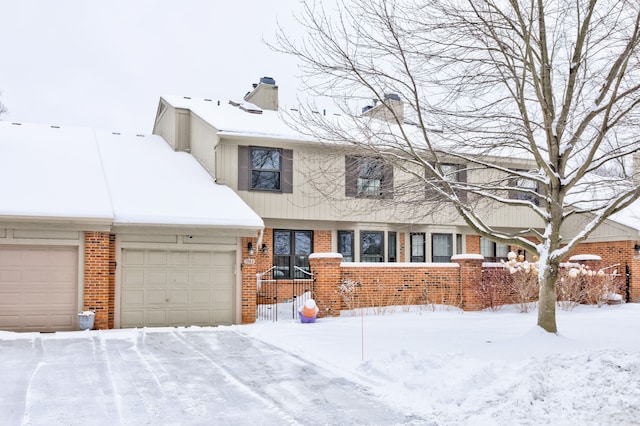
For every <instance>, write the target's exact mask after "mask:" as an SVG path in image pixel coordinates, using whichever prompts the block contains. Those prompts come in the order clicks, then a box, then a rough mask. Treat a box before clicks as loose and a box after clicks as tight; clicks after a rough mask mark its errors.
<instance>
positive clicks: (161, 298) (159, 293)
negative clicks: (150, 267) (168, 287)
mask: <svg viewBox="0 0 640 426" xmlns="http://www.w3.org/2000/svg"><path fill="white" fill-rule="evenodd" d="M146 295H147V297H146V298H145V305H162V306H164V305H165V304H166V303H167V292H166V291H164V290H146Z"/></svg>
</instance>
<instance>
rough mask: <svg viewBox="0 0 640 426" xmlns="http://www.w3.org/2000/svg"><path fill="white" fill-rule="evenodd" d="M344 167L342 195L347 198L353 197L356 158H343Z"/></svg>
mask: <svg viewBox="0 0 640 426" xmlns="http://www.w3.org/2000/svg"><path fill="white" fill-rule="evenodd" d="M344 165H345V166H344V169H345V170H344V189H345V191H344V193H345V195H346V196H347V197H355V196H356V195H357V188H356V180H357V178H358V176H357V175H358V157H354V156H352V155H347V156H346V157H345V158H344Z"/></svg>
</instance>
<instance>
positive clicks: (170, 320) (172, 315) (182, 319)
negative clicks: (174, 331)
mask: <svg viewBox="0 0 640 426" xmlns="http://www.w3.org/2000/svg"><path fill="white" fill-rule="evenodd" d="M189 322H190V321H189V311H188V310H186V309H182V310H175V309H172V310H170V311H168V312H167V325H170V326H180V325H184V324H188V323H189Z"/></svg>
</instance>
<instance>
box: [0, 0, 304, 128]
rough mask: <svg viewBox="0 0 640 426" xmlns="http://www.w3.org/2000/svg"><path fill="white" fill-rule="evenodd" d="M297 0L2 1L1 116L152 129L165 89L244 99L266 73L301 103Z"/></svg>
mask: <svg viewBox="0 0 640 426" xmlns="http://www.w3.org/2000/svg"><path fill="white" fill-rule="evenodd" d="M299 8H300V1H299V0H276V1H272V2H265V1H260V0H238V1H229V0H109V1H98V0H56V1H50V0H0V46H1V47H0V92H1V94H0V101H1V102H2V103H3V104H4V105H5V106H6V107H7V109H8V113H7V114H5V115H3V116H2V117H0V119H3V120H7V121H17V122H35V123H46V124H55V125H74V126H76V125H80V126H92V127H95V128H98V129H105V130H111V131H115V130H118V131H123V132H146V133H148V132H151V130H152V128H153V120H154V117H155V113H156V109H157V106H158V99H159V97H160V96H161V95H163V94H174V95H184V96H192V97H202V98H213V99H215V100H221V101H223V102H227V101H228V100H229V99H231V98H233V99H239V98H242V97H243V96H244V95H245V93H247V92H248V91H249V90H251V84H252V83H256V82H258V80H259V78H260V77H262V76H270V77H273V78H274V79H275V80H276V82H277V84H278V86H279V92H280V97H281V99H282V100H283V101H284V102H285V103H293V102H294V101H295V98H296V91H297V89H299V83H298V81H297V80H296V78H295V76H296V75H297V74H298V69H297V68H296V65H295V61H294V59H293V58H290V57H288V56H284V55H282V54H278V53H276V52H273V51H271V50H270V49H269V48H268V47H267V46H266V45H265V44H264V42H263V39H267V40H274V38H275V33H276V26H277V22H278V21H280V23H281V24H283V25H284V26H285V27H287V28H288V29H291V31H295V28H296V27H295V24H294V20H293V18H292V15H293V12H294V11H296V10H298V9H299Z"/></svg>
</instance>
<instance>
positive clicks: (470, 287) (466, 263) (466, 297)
mask: <svg viewBox="0 0 640 426" xmlns="http://www.w3.org/2000/svg"><path fill="white" fill-rule="evenodd" d="M483 261H484V257H483V256H482V255H481V254H457V255H455V256H453V257H452V258H451V262H454V263H457V264H458V265H460V286H461V292H462V303H461V307H462V309H463V310H465V311H479V310H481V309H482V301H481V300H480V296H479V295H478V293H477V291H476V290H477V288H478V286H479V284H480V283H481V282H482V262H483Z"/></svg>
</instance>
